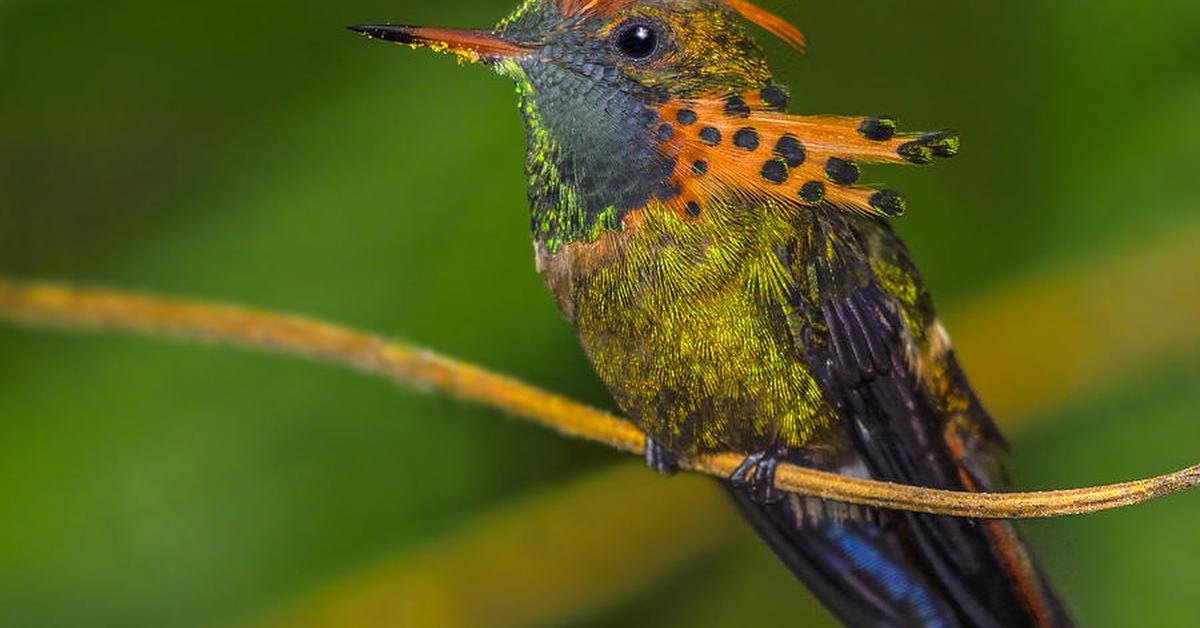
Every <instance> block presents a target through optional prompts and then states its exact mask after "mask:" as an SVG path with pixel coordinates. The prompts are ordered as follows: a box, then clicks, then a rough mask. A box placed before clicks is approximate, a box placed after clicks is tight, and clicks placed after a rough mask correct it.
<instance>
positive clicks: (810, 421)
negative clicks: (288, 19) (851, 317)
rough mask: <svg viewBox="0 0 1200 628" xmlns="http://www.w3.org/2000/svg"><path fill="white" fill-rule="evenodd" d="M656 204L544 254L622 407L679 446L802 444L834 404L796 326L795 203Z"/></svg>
mask: <svg viewBox="0 0 1200 628" xmlns="http://www.w3.org/2000/svg"><path fill="white" fill-rule="evenodd" d="M717 203H718V205H721V206H720V207H718V205H713V206H712V209H713V210H714V211H710V212H708V213H706V214H704V215H701V216H696V217H691V216H687V215H680V213H678V212H676V211H673V210H671V209H668V208H667V207H666V206H665V205H664V204H659V203H651V204H650V205H648V206H647V207H646V208H645V209H643V210H640V211H639V212H637V213H635V214H632V215H631V216H630V217H629V218H628V219H627V221H626V227H625V229H624V230H623V231H620V232H609V233H606V234H604V235H602V236H601V237H600V238H599V239H598V240H596V241H594V242H590V243H583V242H579V243H573V244H570V245H567V246H565V247H563V248H562V249H561V250H560V251H559V252H558V253H551V252H550V251H548V250H547V249H545V248H542V249H541V250H540V251H539V267H540V268H541V270H542V272H543V274H544V276H545V278H546V281H547V283H548V284H549V286H550V288H551V290H552V291H554V293H555V294H556V295H557V296H558V298H559V303H560V305H561V306H562V308H563V311H564V312H565V313H566V314H567V315H568V316H569V317H570V318H571V319H572V320H573V322H574V323H575V325H576V327H577V328H578V330H579V336H580V339H581V340H582V342H583V345H584V347H585V349H586V351H587V353H588V355H589V357H590V358H591V360H592V363H593V365H594V367H595V369H596V371H597V373H598V374H599V375H600V376H601V378H602V379H603V380H604V381H605V383H606V384H607V385H608V387H609V389H610V390H611V391H612V394H613V396H614V397H615V398H616V400H617V402H618V404H619V405H620V406H621V408H622V410H623V411H624V412H625V413H626V414H628V415H629V416H630V417H631V418H633V419H634V420H635V421H637V422H638V423H639V424H640V425H641V426H642V427H643V428H644V429H645V430H646V431H647V432H648V433H650V434H651V435H652V436H653V437H654V438H655V439H656V440H657V441H659V442H660V443H661V444H663V445H664V446H666V447H667V448H669V449H670V450H672V451H674V452H676V453H679V454H685V455H686V454H688V453H694V452H697V451H705V450H717V449H725V450H728V449H734V450H741V451H753V450H762V449H765V448H766V447H769V446H771V445H788V446H791V447H796V446H800V445H803V444H805V443H806V442H808V440H809V439H810V438H811V437H812V436H813V435H814V434H815V433H816V432H817V431H818V430H819V429H820V428H822V427H824V426H827V425H829V424H830V423H831V422H832V421H833V419H834V417H835V413H834V412H833V410H832V408H830V406H829V405H828V404H827V403H826V402H825V400H824V398H823V396H822V394H821V391H820V389H819V388H818V385H817V382H816V381H815V379H814V378H813V375H812V373H811V372H810V370H809V368H808V367H807V366H806V365H805V362H804V352H805V349H804V347H802V346H800V345H799V344H798V343H797V342H796V341H795V338H796V335H795V334H794V333H793V330H792V329H791V327H790V326H791V325H794V324H795V323H794V320H795V318H794V317H792V316H790V313H789V308H788V305H787V294H788V293H789V292H792V291H793V290H792V288H794V286H793V285H792V281H793V280H792V278H791V276H790V275H789V272H788V270H787V269H786V268H785V267H784V265H783V262H782V261H781V260H780V257H779V255H778V253H777V249H778V247H779V246H780V245H781V244H782V243H786V242H790V241H794V240H795V234H796V226H795V224H794V220H795V219H796V218H795V217H789V215H788V214H791V213H794V209H793V208H787V207H783V206H778V205H774V204H772V203H770V202H769V201H760V202H756V203H742V204H732V203H728V202H717Z"/></svg>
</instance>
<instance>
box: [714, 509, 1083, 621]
mask: <svg viewBox="0 0 1200 628" xmlns="http://www.w3.org/2000/svg"><path fill="white" fill-rule="evenodd" d="M729 488H730V492H731V494H732V495H733V498H734V501H735V502H736V503H737V505H738V507H739V508H740V509H741V511H742V513H743V515H744V516H745V517H746V519H747V520H749V522H750V524H751V525H752V526H753V527H754V529H755V530H756V531H757V532H758V534H759V535H760V536H762V537H763V539H764V540H765V541H766V542H767V544H768V545H770V547H771V549H772V550H774V552H775V554H776V555H778V556H779V558H780V559H781V560H782V561H783V563H784V564H785V565H787V567H788V569H790V570H791V571H792V573H794V574H795V575H796V577H797V578H799V579H800V580H801V581H802V582H804V584H805V585H807V586H808V588H809V589H810V590H811V591H812V592H813V594H814V595H816V597H817V598H818V599H819V600H821V602H822V603H823V604H824V605H825V606H826V607H827V608H828V609H829V610H830V611H831V612H832V613H833V614H834V615H835V616H836V617H837V618H838V619H839V620H840V621H842V622H843V623H844V624H846V625H847V626H855V627H857V626H870V627H878V626H897V627H899V626H922V627H933V626H938V627H942V626H946V627H950V626H995V627H997V628H1009V627H1018V626H1047V627H1050V626H1053V627H1063V626H1071V625H1072V624H1071V620H1070V618H1069V617H1068V616H1067V614H1066V613H1065V612H1064V611H1063V609H1062V607H1061V605H1060V604H1059V602H1058V600H1057V599H1056V598H1055V597H1054V595H1053V593H1052V592H1050V590H1049V587H1047V586H1046V585H1045V582H1044V579H1043V578H1042V576H1041V574H1040V572H1039V571H1038V569H1037V567H1036V565H1034V564H1033V563H1032V561H1031V560H1030V559H1029V558H1028V557H1029V553H1028V552H1027V551H1026V550H1025V548H1024V546H1023V545H1022V544H1021V542H1020V540H1019V539H1018V538H1017V537H1016V535H1015V531H1014V530H1013V528H1012V526H1011V525H1010V524H1009V523H1007V522H992V521H989V522H984V521H976V520H966V519H963V520H960V522H961V523H962V524H963V525H962V526H961V527H957V526H956V528H957V529H959V530H960V531H961V532H962V533H963V534H962V535H960V536H959V538H958V539H957V540H956V541H955V542H953V543H952V544H951V545H953V546H960V547H961V546H962V544H963V543H968V544H974V545H976V547H974V548H973V549H974V550H976V551H974V552H966V553H968V554H973V555H972V556H964V555H959V556H937V557H934V556H931V555H930V554H931V553H944V550H945V547H946V545H945V544H939V545H938V546H930V544H927V543H922V541H921V538H922V537H923V536H925V535H926V534H927V533H928V531H929V530H930V529H932V528H935V527H942V526H944V525H945V524H946V521H945V519H946V518H944V517H938V516H935V515H924V514H913V513H898V512H892V511H881V510H877V509H874V508H869V507H863V506H854V505H847V504H841V503H837V502H829V501H825V500H822V499H819V498H813V497H805V496H801V495H795V494H789V495H787V497H786V498H785V499H784V500H782V501H780V502H777V503H771V504H761V503H757V502H755V501H754V500H752V499H751V498H750V497H749V494H748V493H747V492H746V491H745V490H744V489H739V488H737V487H732V486H731V487H729ZM933 520H941V521H937V522H936V523H938V524H939V525H937V526H930V525H929V524H930V523H934V521H933ZM995 525H998V526H1002V528H1003V530H996V529H993V530H987V529H986V528H987V527H988V526H995ZM922 528H924V531H923V530H922ZM943 529H944V528H943ZM998 531H999V532H1002V533H1004V534H1008V535H1009V536H1008V537H1007V538H1008V541H1009V542H1010V543H1015V544H1016V545H1015V546H1014V547H1003V548H998V547H996V546H995V542H994V541H993V540H992V539H993V538H994V536H995V534H996V532H998ZM1004 531H1007V532H1004ZM1005 553H1007V554H1009V558H1013V557H1014V556H1016V557H1017V558H1015V560H1020V561H1023V564H1022V565H1019V567H1020V568H1022V569H1024V570H1026V571H1025V574H1026V576H1027V577H1028V578H1031V579H1033V580H1034V581H1035V582H1033V583H1032V584H1031V583H1030V582H1025V581H1022V578H1020V577H1014V576H1013V574H1012V573H1011V567H1012V566H1011V565H1009V566H1008V567H1005V566H1003V565H1002V564H1001V563H1003V562H1004V561H1005V560H1006V558H1005V556H1003V554H1005ZM964 563H967V564H966V565H964ZM1031 588H1036V589H1037V590H1036V592H1031V591H1030V589H1031ZM1034 595H1036V596H1037V597H1036V599H1034V598H1033V597H1032V596H1034Z"/></svg>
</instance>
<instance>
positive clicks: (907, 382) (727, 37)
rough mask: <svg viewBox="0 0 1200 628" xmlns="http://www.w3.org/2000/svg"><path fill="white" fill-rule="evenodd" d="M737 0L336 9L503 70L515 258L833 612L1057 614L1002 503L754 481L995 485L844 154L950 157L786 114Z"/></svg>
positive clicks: (780, 28)
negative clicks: (452, 14) (518, 216)
mask: <svg viewBox="0 0 1200 628" xmlns="http://www.w3.org/2000/svg"><path fill="white" fill-rule="evenodd" d="M747 23H750V24H754V25H757V27H760V28H762V29H764V30H765V31H767V32H768V33H770V34H772V35H774V36H776V37H779V38H780V39H782V40H783V41H784V42H787V43H788V44H790V45H791V46H792V47H794V48H796V49H799V50H803V47H804V37H803V35H802V34H801V33H800V32H799V31H798V30H797V29H796V28H795V27H794V26H792V25H791V24H789V23H788V22H787V21H785V20H784V19H782V18H780V17H779V16H776V15H774V14H772V13H770V12H768V11H766V10H765V9H763V8H761V7H758V6H756V5H754V4H751V3H750V2H749V1H748V0H524V2H523V3H522V4H520V6H519V7H518V8H517V9H516V10H515V11H514V12H513V13H512V14H511V15H509V16H508V17H506V18H504V19H503V20H501V21H500V22H499V24H498V25H497V26H496V27H495V28H492V29H490V30H464V29H450V28H430V27H419V26H408V25H399V24H390V23H379V24H365V25H360V26H353V27H350V28H351V30H353V31H356V32H358V33H361V34H363V35H366V36H368V37H370V38H374V39H380V40H386V41H390V42H395V43H399V44H405V45H408V46H411V47H414V48H417V47H425V48H431V49H433V50H436V51H441V52H447V53H450V54H453V55H455V56H457V57H458V58H459V60H460V61H467V62H471V63H478V64H482V65H484V66H487V67H489V68H491V69H492V70H494V71H495V72H497V73H498V74H500V75H502V76H505V77H508V78H509V79H511V80H513V81H514V82H515V83H516V91H517V101H518V108H519V111H520V113H521V116H522V118H523V120H524V126H525V132H526V154H525V172H526V175H527V182H528V200H529V205H530V219H531V220H530V226H531V231H532V236H533V242H534V253H535V259H536V266H537V269H538V271H539V272H540V274H541V276H542V277H543V279H544V281H545V283H546V285H547V287H548V288H549V290H550V292H551V293H552V294H553V296H554V298H555V299H556V301H557V304H558V306H559V308H560V309H561V310H562V312H563V314H564V315H565V317H566V318H567V319H568V320H569V321H570V322H571V323H573V324H574V326H575V328H576V329H577V331H578V335H579V339H580V342H581V344H582V346H583V348H584V350H585V352H586V353H587V355H588V357H589V359H590V361H591V364H592V366H593V368H594V370H595V371H596V373H597V374H598V375H599V376H600V378H601V379H602V380H603V381H604V383H605V384H606V385H607V387H608V389H609V391H610V392H611V394H612V396H613V398H614V400H615V401H616V403H617V405H618V406H619V407H620V408H621V410H622V412H623V413H624V414H625V415H626V416H627V417H628V418H629V420H631V421H633V422H635V423H636V424H637V425H638V426H639V427H640V428H642V430H644V431H645V433H646V434H647V438H646V445H645V458H646V461H647V463H648V464H649V465H650V466H651V467H652V468H654V469H656V470H658V471H661V472H664V473H670V472H672V471H674V470H675V469H677V465H678V461H679V460H681V459H687V458H688V457H692V456H697V455H700V454H705V453H711V452H736V453H738V454H739V455H744V462H743V463H742V464H741V465H740V466H739V467H738V469H737V470H736V471H735V472H734V473H733V474H732V475H731V476H730V477H729V478H727V479H726V480H725V481H724V484H725V485H726V487H727V488H728V490H729V492H730V494H731V495H732V497H733V500H734V501H735V502H736V504H737V505H738V507H739V508H740V510H741V512H742V513H743V514H744V516H745V518H746V519H747V520H748V521H749V523H750V524H751V525H752V527H753V528H754V529H755V530H756V531H757V532H758V533H759V535H760V536H762V538H763V539H765V541H766V542H767V544H768V545H769V546H770V547H771V549H772V550H773V551H774V552H775V553H776V554H777V555H778V556H779V558H780V559H781V560H782V562H783V563H784V564H785V565H786V566H787V567H788V569H789V570H790V571H791V572H792V573H794V574H795V576H796V577H797V578H798V579H799V580H800V581H802V582H803V583H804V584H805V585H807V587H808V588H809V589H810V590H811V591H812V593H813V594H814V595H815V596H816V597H817V598H818V599H820V600H821V602H822V603H823V604H824V605H825V606H826V607H827V608H828V609H829V610H830V611H831V612H832V613H833V614H834V616H836V617H837V618H838V619H839V620H840V621H842V622H843V623H845V624H846V625H849V626H931V627H932V626H996V627H1014V626H1069V625H1071V620H1070V619H1069V616H1068V615H1067V613H1066V612H1065V611H1064V609H1063V606H1062V604H1061V603H1060V602H1059V600H1058V598H1057V597H1056V595H1055V593H1054V592H1053V590H1052V589H1051V587H1050V586H1049V584H1048V583H1047V581H1046V578H1045V577H1044V576H1043V573H1042V571H1041V570H1040V568H1039V567H1038V566H1037V563H1036V562H1035V560H1034V557H1033V556H1032V554H1031V552H1030V550H1029V549H1028V547H1027V546H1026V545H1025V544H1024V543H1023V542H1022V540H1021V538H1020V537H1019V535H1018V533H1017V531H1016V529H1015V528H1014V527H1013V525H1012V524H1011V523H1009V522H1005V521H995V520H975V519H965V518H955V517H946V516H936V515H929V514H921V513H911V512H898V511H892V510H886V509H880V508H874V507H866V506H857V505H849V504H845V503H839V502H834V501H828V500H824V499H820V498H816V497H810V496H805V495H799V494H792V493H787V492H782V491H780V490H778V489H776V488H775V487H774V486H773V484H774V474H775V471H776V468H777V466H778V465H779V464H780V463H783V462H787V463H791V464H797V465H803V466H807V467H814V468H818V469H824V470H828V471H834V472H837V473H841V474H845V475H849V476H856V477H864V478H873V479H877V480H885V481H891V482H898V483H904V484H910V485H918V486H926V487H934V488H941V489H952V490H958V491H990V490H996V489H997V488H999V487H1002V486H1003V484H1004V482H1005V476H1004V471H1003V469H1002V467H1001V463H1000V461H999V457H1000V455H1001V454H1002V453H1003V452H1004V451H1005V450H1006V449H1007V445H1006V443H1005V440H1004V438H1003V437H1002V436H1001V434H1000V432H999V431H998V430H997V428H996V426H995V424H994V423H993V421H992V419H991V417H990V416H989V414H988V413H987V411H986V410H985V409H984V407H983V405H982V404H981V402H980V400H979V398H978V397H977V396H976V394H975V393H974V392H973V390H972V388H971V386H970V384H969V383H968V381H967V378H966V376H965V375H964V373H963V370H962V369H961V368H960V366H959V362H958V360H957V359H956V357H955V353H954V350H953V348H952V345H951V343H950V339H949V337H948V335H947V333H946V330H945V329H944V328H943V326H942V324H941V323H940V322H939V320H938V317H937V315H936V312H935V310H934V306H933V301H932V299H931V297H930V295H929V293H928V291H927V290H926V288H925V286H924V283H923V281H922V279H921V276H920V274H919V273H918V271H917V268H916V266H915V265H914V263H913V260H912V259H911V257H910V255H909V253H908V251H907V249H906V248H905V246H904V244H903V243H902V242H901V241H900V239H899V238H898V237H897V235H896V234H895V233H894V231H893V229H892V227H891V226H890V224H889V221H891V220H892V219H893V218H894V217H896V216H898V215H900V214H901V213H902V212H903V211H904V210H905V208H906V202H905V199H904V197H903V196H902V195H900V194H899V193H897V192H896V191H893V190H889V189H874V188H871V187H868V186H865V185H861V184H860V183H859V178H860V176H861V165H863V164H918V165H923V164H929V163H932V162H934V161H937V160H939V159H943V158H948V157H953V156H954V155H955V154H956V153H957V152H958V150H959V140H958V137H957V136H955V135H954V134H952V133H949V132H944V131H942V132H932V133H906V132H901V131H900V130H899V129H898V127H897V123H896V121H895V120H894V119H893V118H892V117H889V116H884V115H876V116H856V117H855V116H831V115H795V114H791V113H789V112H788V109H789V91H788V89H787V88H786V87H784V86H783V85H781V84H779V83H777V82H776V81H775V80H774V79H773V74H772V71H771V69H770V67H769V65H768V63H767V59H766V56H765V54H764V53H763V50H762V49H761V48H760V47H759V46H758V45H757V43H756V42H755V40H754V39H753V38H752V36H751V35H750V33H749V31H748V30H747V27H748V24H747Z"/></svg>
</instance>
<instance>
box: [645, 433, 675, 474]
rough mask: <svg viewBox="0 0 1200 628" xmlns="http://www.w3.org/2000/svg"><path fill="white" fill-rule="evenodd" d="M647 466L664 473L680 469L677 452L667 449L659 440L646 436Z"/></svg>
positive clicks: (671, 472)
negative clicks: (676, 456)
mask: <svg viewBox="0 0 1200 628" xmlns="http://www.w3.org/2000/svg"><path fill="white" fill-rule="evenodd" d="M646 466H648V467H650V468H651V469H654V470H655V471H658V472H659V473H661V474H663V475H671V474H673V473H675V472H676V471H678V470H679V461H678V460H676V458H675V454H673V453H671V452H670V451H668V450H667V448H666V447H663V446H662V445H660V444H659V443H658V441H656V440H654V439H653V438H650V437H649V436H647V437H646Z"/></svg>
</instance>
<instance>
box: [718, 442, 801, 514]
mask: <svg viewBox="0 0 1200 628" xmlns="http://www.w3.org/2000/svg"><path fill="white" fill-rule="evenodd" d="M786 455H787V450H786V449H784V448H783V447H774V448H771V449H767V450H766V451H760V452H757V453H753V454H750V455H748V456H746V458H745V459H743V460H742V463H741V464H739V465H738V466H737V468H736V469H734V470H733V473H732V474H730V476H729V481H730V482H732V483H733V485H734V486H737V487H739V488H743V489H745V490H746V492H747V493H749V494H750V498H751V499H753V500H754V501H756V502H758V503H760V504H772V503H775V502H777V501H780V500H782V499H783V497H784V495H785V493H784V492H783V491H781V490H779V489H777V488H775V470H776V469H777V468H778V467H779V461H780V459H782V458H783V457H784V456H786Z"/></svg>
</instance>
